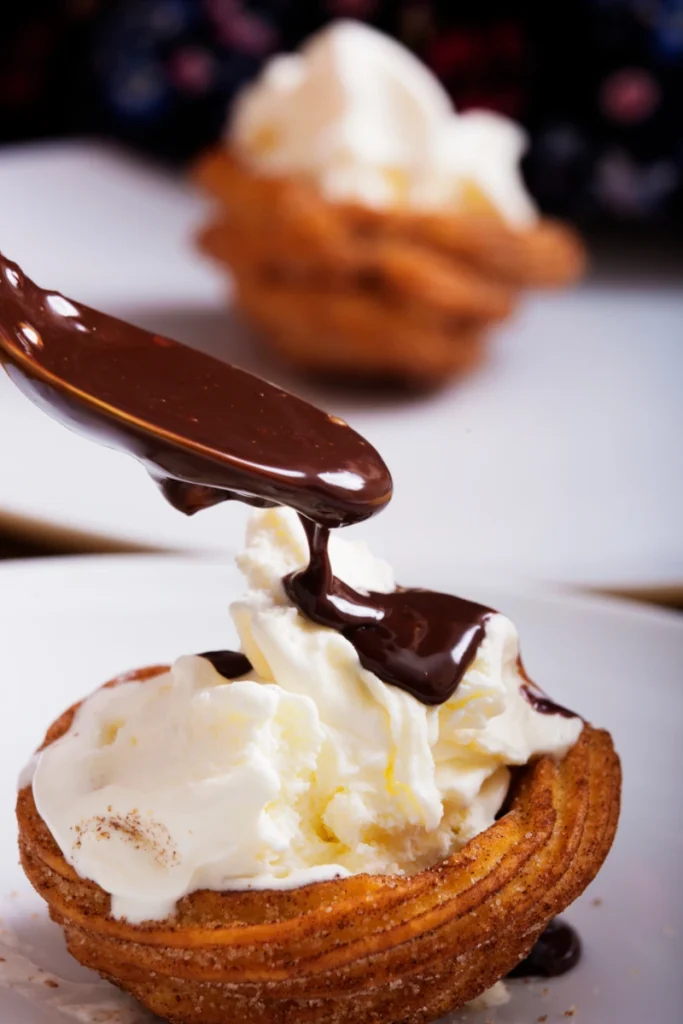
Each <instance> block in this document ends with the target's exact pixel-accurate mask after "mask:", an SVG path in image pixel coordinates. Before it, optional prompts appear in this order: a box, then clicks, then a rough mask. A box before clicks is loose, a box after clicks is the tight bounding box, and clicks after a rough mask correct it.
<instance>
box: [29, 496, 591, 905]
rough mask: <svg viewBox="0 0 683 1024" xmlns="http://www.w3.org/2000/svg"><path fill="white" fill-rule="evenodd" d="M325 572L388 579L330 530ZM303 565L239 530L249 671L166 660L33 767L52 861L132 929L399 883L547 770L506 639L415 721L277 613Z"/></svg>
mask: <svg viewBox="0 0 683 1024" xmlns="http://www.w3.org/2000/svg"><path fill="white" fill-rule="evenodd" d="M330 556H331V561H332V567H333V570H334V572H335V575H337V576H339V577H340V578H341V579H343V580H344V581H345V582H347V583H348V584H350V585H351V586H353V587H354V588H356V589H361V590H366V591H367V590H375V591H381V592H389V591H391V590H392V589H393V588H394V579H393V574H392V572H391V569H390V568H389V566H388V565H387V564H386V563H385V562H382V561H381V560H379V559H377V558H374V557H373V556H372V554H371V553H370V551H369V550H368V549H367V547H366V546H365V545H363V544H359V543H354V542H353V541H348V540H346V539H345V538H343V537H340V536H339V535H338V534H337V533H334V534H333V535H332V537H331V539H330ZM306 560H307V546H306V538H305V535H304V531H303V528H302V526H301V524H300V522H299V520H298V518H297V516H296V515H295V514H294V513H293V512H291V511H290V510H286V509H269V510H265V511H259V512H256V513H254V514H253V516H252V518H251V520H250V525H249V527H248V531H247V542H246V547H245V550H244V552H243V553H242V554H241V555H240V556H239V557H238V564H239V567H240V569H241V570H242V572H243V574H244V577H245V580H246V593H245V596H244V597H243V598H242V599H241V600H239V601H236V602H235V603H234V604H233V605H232V607H231V613H232V617H233V620H234V622H235V625H236V627H237V631H238V633H239V636H240V640H241V644H242V649H243V651H244V652H245V654H246V655H247V657H248V658H249V659H250V661H251V664H252V666H253V672H251V673H250V674H249V675H247V676H244V677H241V678H240V679H239V680H236V681H228V680H226V679H224V678H223V677H222V676H221V675H219V674H218V672H217V671H216V670H215V669H214V667H213V666H212V665H211V664H210V662H209V661H208V660H206V659H204V658H201V657H197V656H189V657H183V658H180V659H179V660H178V661H176V662H175V664H174V665H173V666H172V668H171V669H170V671H168V672H165V673H163V674H162V675H160V676H157V677H156V678H154V679H151V680H149V681H147V682H124V683H121V684H120V685H118V686H117V687H115V688H109V689H102V690H99V691H97V692H96V693H94V694H93V695H92V696H91V697H89V698H87V699H86V700H85V701H84V703H83V704H82V705H81V707H80V709H79V710H78V712H77V714H76V716H75V718H74V721H73V724H72V726H71V728H70V729H69V731H68V732H67V733H66V734H65V735H64V736H63V737H62V738H61V739H59V740H58V741H57V742H55V743H53V744H52V745H51V746H49V747H48V748H47V749H46V750H44V751H43V752H42V753H41V754H40V755H39V756H38V757H37V759H36V761H35V763H34V766H33V769H32V771H33V782H32V784H33V792H34V796H35V800H36V804H37V807H38V810H39V812H40V814H41V816H42V817H43V819H44V820H45V822H46V823H47V825H48V827H49V829H50V831H51V832H52V834H53V836H54V837H55V839H56V841H57V843H58V844H59V846H60V848H61V850H62V852H63V854H64V856H65V857H66V859H67V860H68V861H69V863H70V864H72V866H73V867H74V868H75V870H76V871H77V872H78V873H79V875H81V876H82V877H85V878H90V879H92V880H93V881H95V882H97V883H98V884H99V885H100V886H102V888H103V889H105V890H106V891H107V892H109V893H111V895H112V913H113V914H114V915H115V916H118V917H127V918H128V919H129V920H131V921H134V922H139V921H142V920H145V919H154V918H162V917H165V916H167V915H168V914H170V913H172V912H173V909H174V907H175V904H176V902H177V900H179V899H180V898H181V897H183V896H184V895H186V894H187V893H190V892H192V891H194V890H196V889H201V888H209V889H244V888H255V889H264V888H284V887H293V886H297V885H302V884H305V883H308V882H313V881H317V880H321V879H328V878H333V877H338V876H346V875H349V874H353V873H358V872H371V873H412V872H415V871H418V870H420V869H422V868H425V867H427V866H429V865H431V864H433V863H435V862H437V861H438V860H440V859H442V858H443V857H445V856H447V855H448V854H449V853H451V852H452V851H454V850H457V849H459V848H460V847H461V846H462V845H463V844H464V843H466V842H467V841H468V840H469V839H471V838H472V837H473V836H474V835H476V834H477V833H478V832H480V831H481V830H483V829H485V828H488V827H489V826H490V825H491V824H492V822H493V820H494V818H495V815H496V813H497V811H498V810H499V808H500V806H501V804H502V802H503V800H504V799H505V796H506V793H507V790H508V784H509V770H508V767H509V766H511V765H522V764H526V763H527V762H528V761H530V760H531V759H533V758H534V757H538V756H539V755H541V754H550V755H553V756H556V757H562V756H563V755H564V754H565V753H566V751H567V750H568V749H569V748H570V747H571V745H572V744H573V743H574V742H575V741H576V739H577V737H578V735H579V733H580V732H581V728H582V722H581V720H580V719H578V718H566V717H562V716H560V715H547V714H540V713H539V712H537V711H535V710H534V709H533V708H532V707H531V705H530V704H529V703H528V701H527V700H526V699H525V698H524V696H523V694H522V693H521V692H520V686H521V685H522V682H523V680H522V678H521V677H520V674H519V670H518V665H517V655H518V640H517V633H516V631H515V628H514V626H513V624H512V623H511V622H510V620H509V619H507V618H506V617H505V616H503V615H499V614H495V615H493V616H492V617H491V618H490V619H489V621H488V623H487V626H486V633H485V637H484V639H483V641H482V643H481V644H480V646H479V649H478V652H477V655H476V657H475V659H474V661H473V662H472V664H471V665H470V666H469V668H468V669H467V671H466V672H465V675H464V678H463V679H462V682H461V683H460V685H459V686H458V688H457V690H456V691H455V693H454V694H453V696H452V697H451V699H450V700H448V701H447V702H446V703H444V704H442V705H440V706H438V707H428V706H426V705H424V704H422V703H420V702H419V701H418V700H416V699H415V698H414V697H413V696H411V695H410V694H408V693H406V692H404V691H403V690H400V689H398V688H396V687H394V686H390V685H387V684H385V683H383V682H381V681H380V680H379V679H378V678H377V677H376V676H375V675H373V674H372V673H371V672H368V671H367V670H365V669H364V668H363V667H362V666H361V664H360V662H359V659H358V655H357V653H356V651H355V649H354V648H353V646H352V645H351V644H350V643H349V642H348V641H347V640H346V639H345V638H344V637H343V636H341V635H340V634H339V633H337V632H335V631H333V630H330V629H326V628H324V627H321V626H317V625H314V624H313V623H311V622H309V621H308V620H307V619H305V618H304V617H303V616H302V615H301V614H300V613H299V612H298V611H297V609H296V608H295V607H294V606H293V605H292V604H291V603H290V602H289V600H288V598H287V596H286V594H285V590H284V587H283V586H282V578H283V576H285V575H286V574H287V573H289V572H292V571H293V570H295V569H298V568H300V567H301V566H303V565H304V564H305V563H306Z"/></svg>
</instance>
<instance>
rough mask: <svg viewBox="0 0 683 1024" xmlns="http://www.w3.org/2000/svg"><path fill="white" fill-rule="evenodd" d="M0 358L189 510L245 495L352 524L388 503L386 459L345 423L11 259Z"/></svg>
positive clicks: (0, 302)
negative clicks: (36, 277) (42, 281)
mask: <svg viewBox="0 0 683 1024" xmlns="http://www.w3.org/2000/svg"><path fill="white" fill-rule="evenodd" d="M0 363H2V364H4V367H5V369H6V371H7V373H8V374H9V376H10V377H11V378H12V380H13V381H14V382H15V384H17V386H18V387H19V388H21V390H22V391H23V392H24V393H25V394H26V395H28V397H29V398H30V399H32V401H34V402H35V403H36V404H37V405H39V406H40V407H41V408H42V409H44V410H45V411H46V412H48V413H49V414H50V415H52V416H54V417H55V418H57V419H59V420H61V421H62V422H63V423H65V424H66V425H67V426H70V427H73V428H75V429H76V430H78V431H80V432H82V433H86V434H88V435H90V436H91V437H94V438H96V439H97V440H99V441H101V442H102V443H103V444H105V445H108V446H109V447H112V448H119V449H123V450H125V451H127V452H129V453H130V454H132V455H134V456H135V457H136V458H138V459H139V460H140V461H141V462H143V463H144V465H145V466H146V468H147V469H148V470H149V472H150V473H151V475H152V476H153V477H154V478H155V479H156V480H157V481H158V483H159V484H160V485H161V487H162V489H163V491H164V494H165V496H166V497H167V499H168V500H169V501H170V502H171V503H172V504H173V505H175V506H176V507H177V508H179V509H181V511H183V512H186V513H192V512H195V511H197V510H198V509H200V508H205V507H208V506H209V505H214V504H217V503H218V502H221V501H226V500H229V499H231V498H238V499H239V500H240V501H246V502H247V503H249V504H254V505H270V504H282V505H289V506H291V507H292V508H295V509H297V511H299V512H301V513H303V515H305V516H307V517H308V518H310V519H312V520H314V521H315V522H317V523H320V524H321V525H325V526H344V525H348V524H350V523H355V522H360V521H361V520H363V519H367V518H368V517H369V516H371V515H372V514H373V513H375V512H378V511H379V510H380V509H382V508H383V507H384V505H385V504H386V503H387V502H388V501H389V498H390V497H391V490H392V483H391V476H390V474H389V470H388V469H387V467H386V465H385V464H384V462H383V460H382V459H381V458H380V456H379V454H378V453H377V452H376V451H375V449H374V448H373V447H372V446H371V445H370V444H368V442H367V441H365V440H364V439H363V438H362V437H360V436H359V435H358V434H357V433H356V432H355V431H354V430H352V429H351V428H350V427H349V426H348V425H347V424H346V423H345V422H344V421H343V420H341V419H339V418H338V417H336V416H328V415H327V414H326V413H324V412H321V411H320V410H319V409H316V408H315V407H314V406H312V405H309V404H308V403H307V402H304V401H302V399H300V398H296V397H295V396H294V395H291V394H289V393H288V392H286V391H283V390H282V389H281V388H278V387H275V386H274V385H273V384H269V383H267V382H266V381H263V380H260V379H259V378H258V377H254V376H253V375H252V374H250V373H247V372H245V371H244V370H240V369H238V368H237V367H234V366H230V365H228V364H227V363H223V362H221V361H220V360H218V359H214V358H212V357H211V356H208V355H205V354H204V353H201V352H198V351H196V350H195V349H192V348H189V347H187V346H185V345H181V344H180V343H179V342H177V341H172V340H170V339H169V338H164V337H160V336H159V335H156V334H151V333H149V332H148V331H144V330H141V329H140V328H139V327H133V326H132V325H131V324H127V323H124V322H123V321H122V320H117V319H115V318H114V317H110V316H106V315H105V314H104V313H100V312H98V311H97V310H94V309H90V308H89V307H87V306H83V305H81V303H79V302H75V301H73V300H72V299H67V298H65V297H64V296H63V295H60V294H59V293H58V292H53V291H47V290H44V289H42V288H39V287H38V286H37V285H35V284H34V283H33V281H31V280H30V279H29V278H28V277H26V275H25V274H24V273H23V271H22V270H21V269H20V268H19V267H18V266H17V265H16V263H12V262H11V261H9V260H7V259H5V257H3V256H2V255H0Z"/></svg>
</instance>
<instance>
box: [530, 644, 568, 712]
mask: <svg viewBox="0 0 683 1024" xmlns="http://www.w3.org/2000/svg"><path fill="white" fill-rule="evenodd" d="M517 668H518V669H519V674H520V675H521V677H522V679H523V680H524V682H523V683H522V685H521V686H520V688H519V690H520V693H521V694H522V696H523V697H524V699H525V700H526V701H527V703H528V704H531V706H532V708H533V709H534V711H538V713H539V714H541V715H561V716H562V718H577V717H578V716H577V714H576V712H574V711H570V710H569V708H564V707H562V705H561V704H556V703H555V701H554V700H551V699H550V697H549V696H548V695H547V694H546V693H544V692H543V690H542V689H541V687H540V686H538V684H537V683H535V682H534V681H533V679H531V678H530V676H529V675H528V673H527V670H526V669H525V668H524V662H523V661H522V657H521V655H518V656H517Z"/></svg>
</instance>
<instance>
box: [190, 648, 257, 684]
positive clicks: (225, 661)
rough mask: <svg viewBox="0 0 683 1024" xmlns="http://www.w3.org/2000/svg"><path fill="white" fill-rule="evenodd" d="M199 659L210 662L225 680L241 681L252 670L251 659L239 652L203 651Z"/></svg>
mask: <svg viewBox="0 0 683 1024" xmlns="http://www.w3.org/2000/svg"><path fill="white" fill-rule="evenodd" d="M199 657H200V658H206V660H207V661H210V662H211V664H212V665H213V667H214V668H215V669H216V672H218V674H219V675H221V676H224V677H225V679H239V678H240V676H246V674H247V672H251V670H252V664H251V662H250V661H249V658H247V656H246V654H240V652H239V651H203V653H202V654H200V655H199Z"/></svg>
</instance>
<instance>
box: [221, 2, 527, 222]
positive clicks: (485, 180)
mask: <svg viewBox="0 0 683 1024" xmlns="http://www.w3.org/2000/svg"><path fill="white" fill-rule="evenodd" d="M227 141H228V144H229V145H230V146H231V147H232V148H233V149H234V150H235V152H237V154H238V155H239V156H240V158H241V159H243V160H244V161H245V162H246V163H247V164H248V165H249V166H251V167H252V168H253V169H254V170H255V171H257V172H258V173H262V174H265V175H284V176H288V175H302V176H305V177H309V178H311V179H312V180H314V181H315V182H316V183H317V185H318V186H319V187H320V189H321V190H322V192H323V194H324V195H325V196H326V197H327V198H329V199H330V200H339V201H355V202H360V203H362V204H365V205H369V206H374V207H380V208H386V207H397V206H403V207H408V208H416V209H425V210H444V209H449V208H450V209H456V210H458V209H467V210H475V211H481V210H482V209H486V210H487V211H488V212H491V211H495V212H496V213H497V214H498V215H499V216H500V217H502V218H504V219H505V220H506V221H508V222H509V223H510V224H513V225H516V226H520V227H524V226H526V225H528V224H531V223H533V222H534V220H535V219H536V209H535V206H534V204H533V201H532V199H531V197H530V196H529V194H528V192H527V190H526V188H525V186H524V183H523V180H522V177H521V174H520V170H519V161H520V158H521V156H522V154H523V152H524V150H525V148H526V136H525V133H524V132H523V131H522V129H521V128H520V127H519V126H518V125H517V124H515V122H513V121H511V120H509V119H508V118H505V117H502V116H501V115H499V114H494V113H491V112H488V111H470V112H467V113H464V114H457V113H456V112H455V110H454V109H453V106H452V103H451V100H450V98H449V96H448V94H447V93H446V91H445V90H444V89H443V87H442V86H441V84H440V83H439V81H438V80H437V79H436V78H435V76H434V75H433V74H432V73H431V71H429V69H428V68H427V67H425V65H424V64H422V63H421V62H420V61H419V60H418V59H417V58H416V57H415V56H413V54H412V53H410V51H409V50H407V49H406V48H405V47H403V46H402V45H401V44H400V43H397V42H395V41H394V40H392V39H390V38H389V37H387V36H384V35H382V34H381V33H380V32H378V31H377V30H376V29H373V28H370V27H369V26H367V25H364V24H361V23H360V22H354V21H338V22H335V23H333V24H332V25H331V26H329V27H328V28H326V29H324V30H323V31H321V32H320V33H318V34H317V35H315V36H313V37H312V38H311V39H309V40H308V42H307V43H306V44H305V45H304V46H303V48H302V49H301V51H300V52H299V53H292V54H284V55H279V56H276V57H274V58H273V59H272V60H270V61H269V62H268V63H267V64H266V66H265V69H264V70H263V71H262V73H261V75H260V76H259V77H258V78H257V80H256V81H255V82H254V83H253V84H251V85H249V86H248V87H247V88H245V89H244V90H243V91H242V93H241V94H240V95H239V96H238V98H237V101H236V103H235V106H234V109H233V114H232V117H231V119H230V122H229V125H228V132H227Z"/></svg>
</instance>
